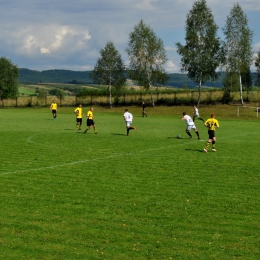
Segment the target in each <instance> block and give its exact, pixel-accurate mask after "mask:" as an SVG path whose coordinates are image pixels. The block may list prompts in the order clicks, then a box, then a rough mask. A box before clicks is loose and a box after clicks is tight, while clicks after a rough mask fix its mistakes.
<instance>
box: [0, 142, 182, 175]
mask: <svg viewBox="0 0 260 260" xmlns="http://www.w3.org/2000/svg"><path fill="white" fill-rule="evenodd" d="M184 144H186V143H182V144H179V145H184ZM171 147H172V145H171V146H170V145H169V146H162V147H157V148H151V149H147V150H141V151H139V152H131V153H128V152H126V153H124V154H122V153H120V154H114V155H109V156H104V157H98V158H92V159H86V160H82V161H74V162H69V163H64V164H57V165H51V166H45V167H40V168H32V169H25V170H18V171H12V172H1V173H0V175H8V174H17V173H26V172H31V171H40V170H46V169H54V168H59V167H64V166H68V165H75V164H80V163H86V162H90V161H98V160H104V159H109V158H115V157H119V156H125V155H137V154H141V153H145V152H151V151H158V150H162V149H168V148H171Z"/></svg>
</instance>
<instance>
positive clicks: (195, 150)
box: [185, 149, 205, 153]
mask: <svg viewBox="0 0 260 260" xmlns="http://www.w3.org/2000/svg"><path fill="white" fill-rule="evenodd" d="M185 151H191V152H200V153H205V152H204V151H203V149H202V150H200V149H185Z"/></svg>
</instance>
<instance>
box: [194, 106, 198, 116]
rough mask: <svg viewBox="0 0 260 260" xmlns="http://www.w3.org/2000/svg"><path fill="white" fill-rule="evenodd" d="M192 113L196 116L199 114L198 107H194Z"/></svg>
mask: <svg viewBox="0 0 260 260" xmlns="http://www.w3.org/2000/svg"><path fill="white" fill-rule="evenodd" d="M194 115H196V116H198V115H199V110H198V108H196V107H194Z"/></svg>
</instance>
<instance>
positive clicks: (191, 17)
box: [176, 0, 224, 105]
mask: <svg viewBox="0 0 260 260" xmlns="http://www.w3.org/2000/svg"><path fill="white" fill-rule="evenodd" d="M185 29H186V37H185V40H186V44H185V45H182V44H181V43H176V47H177V52H178V53H179V54H180V55H181V71H182V72H187V74H188V77H189V78H190V79H191V80H193V81H194V82H196V83H198V84H199V96H198V105H199V103H200V91H201V85H202V84H203V83H204V82H205V81H207V80H216V79H217V78H218V76H219V74H218V73H217V72H216V70H217V68H218V67H219V66H220V65H221V63H222V61H223V59H224V51H223V48H222V46H221V41H220V38H219V37H217V30H218V27H217V25H216V24H215V22H214V17H213V15H212V12H211V10H210V8H208V7H207V4H206V1H205V0H199V1H196V2H194V4H193V6H192V9H191V10H190V12H189V13H188V15H187V19H186V27H185Z"/></svg>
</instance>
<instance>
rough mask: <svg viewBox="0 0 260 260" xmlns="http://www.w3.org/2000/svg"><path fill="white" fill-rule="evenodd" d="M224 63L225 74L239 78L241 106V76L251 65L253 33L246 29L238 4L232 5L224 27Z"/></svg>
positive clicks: (246, 25) (245, 19)
mask: <svg viewBox="0 0 260 260" xmlns="http://www.w3.org/2000/svg"><path fill="white" fill-rule="evenodd" d="M223 33H224V35H225V44H224V47H225V52H226V61H225V63H224V65H225V66H224V68H225V70H226V71H227V72H232V73H237V74H238V75H239V77H240V97H241V103H242V105H243V95H242V92H243V89H242V88H243V86H242V79H241V76H242V75H243V74H246V73H247V72H248V68H249V67H250V65H251V63H252V47H251V44H252V40H253V32H252V31H251V30H250V29H249V27H248V20H247V17H246V15H245V14H244V12H243V10H242V8H241V7H240V5H239V4H238V3H236V4H234V6H233V8H232V9H231V11H230V14H229V16H228V17H227V20H226V24H225V27H224V28H223Z"/></svg>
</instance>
